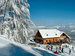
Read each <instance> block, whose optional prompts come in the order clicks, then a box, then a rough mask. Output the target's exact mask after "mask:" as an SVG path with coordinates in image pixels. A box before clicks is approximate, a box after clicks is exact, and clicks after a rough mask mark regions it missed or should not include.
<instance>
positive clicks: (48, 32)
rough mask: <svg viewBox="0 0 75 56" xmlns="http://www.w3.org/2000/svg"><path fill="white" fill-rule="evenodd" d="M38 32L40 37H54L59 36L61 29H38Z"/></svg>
mask: <svg viewBox="0 0 75 56" xmlns="http://www.w3.org/2000/svg"><path fill="white" fill-rule="evenodd" d="M39 32H40V34H41V36H42V38H55V37H60V36H61V34H62V33H64V32H62V31H59V30H57V29H39Z"/></svg>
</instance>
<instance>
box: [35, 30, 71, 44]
mask: <svg viewBox="0 0 75 56" xmlns="http://www.w3.org/2000/svg"><path fill="white" fill-rule="evenodd" d="M34 38H35V41H36V42H40V43H41V42H42V43H43V44H47V43H55V42H59V43H60V42H61V40H64V41H67V39H70V37H69V36H68V35H67V34H66V33H64V32H62V31H59V30H57V29H39V30H38V31H37V32H36V35H35V37H34Z"/></svg>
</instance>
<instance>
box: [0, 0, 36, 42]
mask: <svg viewBox="0 0 75 56" xmlns="http://www.w3.org/2000/svg"><path fill="white" fill-rule="evenodd" d="M28 7H29V4H28V2H27V0H0V35H4V37H5V38H6V39H10V40H12V41H16V42H19V43H26V41H27V40H28V39H29V38H30V36H32V35H33V33H34V30H33V28H35V24H34V23H33V22H32V21H31V20H30V13H29V9H28Z"/></svg>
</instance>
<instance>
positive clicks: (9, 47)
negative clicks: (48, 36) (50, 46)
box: [0, 36, 56, 56]
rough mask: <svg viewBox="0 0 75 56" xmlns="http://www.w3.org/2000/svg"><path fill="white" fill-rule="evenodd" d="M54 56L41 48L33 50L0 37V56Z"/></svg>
mask: <svg viewBox="0 0 75 56" xmlns="http://www.w3.org/2000/svg"><path fill="white" fill-rule="evenodd" d="M49 55H51V56H56V55H55V54H53V53H52V52H51V51H50V52H48V51H46V50H45V49H43V48H40V47H39V48H34V47H31V46H29V45H24V44H20V43H16V42H11V41H10V40H7V39H4V38H3V37H2V36H0V56H49Z"/></svg>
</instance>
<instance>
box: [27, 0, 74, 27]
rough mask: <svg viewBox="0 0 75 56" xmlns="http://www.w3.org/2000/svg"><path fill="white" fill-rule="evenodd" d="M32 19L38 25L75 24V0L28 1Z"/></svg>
mask: <svg viewBox="0 0 75 56" xmlns="http://www.w3.org/2000/svg"><path fill="white" fill-rule="evenodd" d="M28 3H29V4H30V8H29V9H30V17H31V20H32V21H33V22H34V23H35V24H36V25H41V26H54V25H60V24H70V23H75V0H28Z"/></svg>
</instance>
